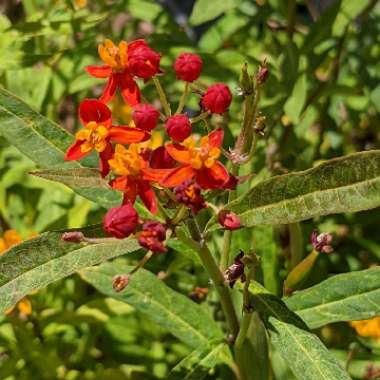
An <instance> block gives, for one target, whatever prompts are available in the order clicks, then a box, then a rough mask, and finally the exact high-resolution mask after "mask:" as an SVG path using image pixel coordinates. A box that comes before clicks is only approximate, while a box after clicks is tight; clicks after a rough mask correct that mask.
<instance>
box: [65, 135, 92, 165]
mask: <svg viewBox="0 0 380 380" xmlns="http://www.w3.org/2000/svg"><path fill="white" fill-rule="evenodd" d="M82 143H83V141H82V140H76V141H75V142H74V143H73V144H71V145H70V146H69V148H68V149H67V152H66V154H65V161H72V160H80V159H81V158H83V157H84V156H87V155H88V154H89V153H90V152H86V153H83V152H82V151H81V149H80V147H81V145H82Z"/></svg>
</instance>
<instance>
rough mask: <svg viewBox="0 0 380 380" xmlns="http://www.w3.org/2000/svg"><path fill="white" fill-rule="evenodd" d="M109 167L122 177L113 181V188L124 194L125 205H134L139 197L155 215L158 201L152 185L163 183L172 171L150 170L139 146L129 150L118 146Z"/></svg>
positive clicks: (132, 145)
mask: <svg viewBox="0 0 380 380" xmlns="http://www.w3.org/2000/svg"><path fill="white" fill-rule="evenodd" d="M109 165H110V167H111V169H112V170H113V171H114V172H115V173H116V174H118V175H119V176H120V177H116V178H115V179H114V180H112V181H111V187H112V188H113V189H115V190H121V191H123V192H124V203H128V202H130V203H131V204H134V203H135V201H136V197H137V196H139V197H140V199H141V201H142V202H143V203H144V205H145V206H146V207H147V209H148V210H149V211H150V212H152V213H153V214H155V213H156V212H157V200H156V196H155V194H154V190H153V189H152V186H151V183H152V182H159V181H161V180H162V179H163V178H165V177H166V176H167V175H168V173H169V172H170V171H171V170H172V169H152V168H150V167H149V162H148V161H147V159H145V158H144V157H143V154H140V147H139V146H138V145H137V144H131V145H130V146H129V147H128V148H126V147H124V146H123V145H119V144H117V145H116V148H115V154H114V156H113V158H112V159H111V160H109Z"/></svg>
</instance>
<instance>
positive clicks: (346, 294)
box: [285, 267, 380, 328]
mask: <svg viewBox="0 0 380 380" xmlns="http://www.w3.org/2000/svg"><path fill="white" fill-rule="evenodd" d="M285 302H286V304H287V306H288V307H289V308H290V309H291V310H293V311H294V312H296V313H297V314H298V315H299V316H300V317H301V318H302V319H303V320H304V321H305V322H306V323H307V325H308V326H309V327H310V328H318V327H321V326H324V325H327V324H328V323H333V322H342V321H353V320H359V319H369V318H373V317H376V316H378V315H380V267H375V268H371V269H367V270H364V271H357V272H351V273H345V274H339V275H336V276H333V277H331V278H329V279H327V280H325V281H323V282H321V283H320V284H318V285H315V286H313V287H311V288H309V289H306V290H302V291H299V292H296V293H294V295H292V296H291V297H289V298H288V299H286V300H285Z"/></svg>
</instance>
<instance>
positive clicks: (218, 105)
mask: <svg viewBox="0 0 380 380" xmlns="http://www.w3.org/2000/svg"><path fill="white" fill-rule="evenodd" d="M231 101H232V95H231V91H230V89H229V88H228V87H227V86H226V85H225V84H224V83H216V84H214V85H212V86H210V87H209V88H208V89H207V90H206V92H205V94H204V95H203V97H202V101H201V103H202V106H203V107H204V108H205V109H206V110H208V111H211V112H213V113H219V114H220V113H224V112H226V111H227V110H228V107H229V106H230V104H231Z"/></svg>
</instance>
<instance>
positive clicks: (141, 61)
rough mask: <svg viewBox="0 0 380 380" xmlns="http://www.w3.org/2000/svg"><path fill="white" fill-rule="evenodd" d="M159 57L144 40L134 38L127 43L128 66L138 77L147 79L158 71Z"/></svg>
mask: <svg viewBox="0 0 380 380" xmlns="http://www.w3.org/2000/svg"><path fill="white" fill-rule="evenodd" d="M160 58H161V57H160V55H159V54H158V53H157V52H155V51H154V50H152V49H151V48H150V47H149V46H148V44H147V43H146V42H145V41H144V40H136V41H133V42H132V43H130V44H129V45H128V68H129V70H130V72H131V73H132V74H133V75H136V76H137V77H139V78H143V79H149V78H151V77H152V76H153V75H156V74H157V73H159V72H160Z"/></svg>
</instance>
